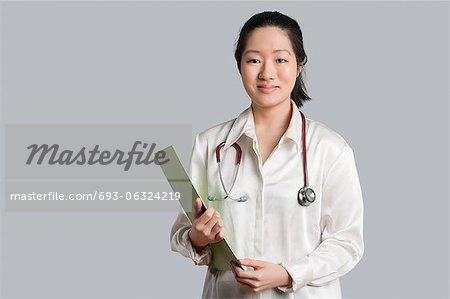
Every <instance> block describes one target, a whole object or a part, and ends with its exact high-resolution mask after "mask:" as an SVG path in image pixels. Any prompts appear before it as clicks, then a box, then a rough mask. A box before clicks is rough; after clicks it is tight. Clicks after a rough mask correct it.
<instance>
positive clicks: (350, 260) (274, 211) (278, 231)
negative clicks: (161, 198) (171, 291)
mask: <svg viewBox="0 0 450 299" xmlns="http://www.w3.org/2000/svg"><path fill="white" fill-rule="evenodd" d="M292 105H293V106H292V107H294V109H293V113H292V117H291V120H290V123H289V127H288V129H287V130H286V132H285V134H284V135H283V136H282V137H281V139H280V142H279V144H278V145H277V146H276V147H275V149H274V150H273V152H272V153H271V154H270V156H269V157H268V159H267V160H266V161H265V163H264V165H262V161H261V154H260V151H259V149H258V142H257V138H256V134H255V126H254V120H253V113H252V109H251V107H249V108H247V109H246V110H245V111H243V112H242V113H241V114H240V115H239V116H238V117H237V118H236V119H235V120H230V121H228V122H225V123H223V124H220V125H217V126H215V127H213V128H210V129H208V130H206V131H204V132H202V133H201V134H199V135H197V137H196V139H195V144H194V148H193V152H192V159H191V168H190V170H191V171H190V176H191V179H192V182H193V184H194V186H195V187H196V189H197V191H198V193H199V194H200V196H201V197H202V199H203V202H204V203H205V204H206V205H207V206H208V207H210V206H212V207H214V209H216V210H217V211H218V212H219V213H220V215H221V218H222V219H223V222H224V224H225V228H226V236H225V239H226V241H227V242H228V244H229V245H230V247H231V248H232V250H233V251H234V253H235V254H236V256H237V257H238V258H251V259H258V260H264V261H268V262H272V263H276V264H281V265H282V266H283V267H284V268H285V269H286V270H287V272H288V273H289V275H290V276H291V277H292V287H290V288H286V287H279V288H273V289H269V290H265V291H262V292H259V293H255V294H252V293H248V292H247V291H245V290H244V289H243V288H242V287H241V286H240V285H239V283H238V282H236V280H235V278H234V275H233V273H232V272H231V271H230V270H228V269H229V268H228V264H227V263H222V262H221V261H220V259H219V258H214V256H216V257H217V256H218V255H217V254H215V246H214V245H208V246H207V247H206V248H205V249H203V250H202V251H201V252H197V251H196V250H195V249H193V247H192V245H191V244H190V241H189V238H188V231H189V228H190V226H191V225H190V223H189V221H188V219H187V217H186V216H185V214H184V213H183V212H181V211H180V214H179V215H178V217H177V219H176V221H175V223H174V225H173V227H172V231H171V247H172V250H174V251H178V252H180V253H181V254H182V255H183V256H186V257H189V258H191V259H192V260H193V261H194V263H195V264H197V265H208V271H207V273H206V278H205V284H204V289H203V298H325V299H331V298H341V289H340V282H339V277H340V276H342V275H344V274H345V273H347V272H348V271H350V270H351V269H352V268H353V267H354V266H355V265H356V264H357V263H358V262H359V261H360V259H361V257H362V255H363V252H364V243H363V201H362V193H361V187H360V183H359V178H358V173H357V169H356V165H355V161H354V156H353V151H352V149H351V148H350V147H349V145H348V144H347V143H346V142H345V140H344V139H343V138H342V137H341V136H340V135H339V134H337V133H336V132H334V131H332V130H331V129H329V128H328V127H326V126H325V125H323V124H321V123H320V122H317V121H313V120H311V119H309V118H307V121H306V123H307V131H306V148H307V162H308V178H309V186H310V187H311V188H313V189H314V191H315V193H316V200H315V201H314V202H313V203H312V204H311V205H310V206H308V207H304V206H301V205H300V204H299V203H298V201H297V193H298V190H299V189H300V188H301V187H303V164H302V130H301V129H302V120H301V116H300V112H299V110H298V109H297V107H296V106H295V104H294V102H292ZM223 141H225V146H224V148H223V149H222V151H221V169H222V175H223V181H224V183H225V187H226V188H227V190H228V189H229V188H230V185H231V183H232V180H233V175H234V172H235V167H236V163H235V160H236V151H235V150H234V148H233V147H231V144H233V143H234V142H236V143H238V144H239V145H240V146H241V148H242V162H241V165H240V168H239V173H238V177H237V180H236V183H235V186H234V187H233V190H232V192H231V193H230V195H231V197H233V198H239V197H240V196H243V195H246V196H248V200H247V201H246V202H236V201H232V200H222V201H209V200H208V196H209V195H210V196H215V197H219V198H223V197H224V196H225V192H224V191H223V188H222V185H221V183H220V179H219V173H218V164H217V162H216V156H215V150H216V147H217V145H219V144H220V143H221V142H223Z"/></svg>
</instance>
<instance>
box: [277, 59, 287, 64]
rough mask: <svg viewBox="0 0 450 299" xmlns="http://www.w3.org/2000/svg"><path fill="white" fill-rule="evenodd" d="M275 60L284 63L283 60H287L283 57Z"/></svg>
mask: <svg viewBox="0 0 450 299" xmlns="http://www.w3.org/2000/svg"><path fill="white" fill-rule="evenodd" d="M277 62H280V63H284V62H287V60H286V59H284V58H278V59H277Z"/></svg>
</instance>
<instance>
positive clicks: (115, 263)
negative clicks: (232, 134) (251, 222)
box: [0, 2, 449, 298]
mask: <svg viewBox="0 0 450 299" xmlns="http://www.w3.org/2000/svg"><path fill="white" fill-rule="evenodd" d="M262 10H279V11H281V12H284V13H286V14H288V15H290V16H292V17H294V18H295V19H297V20H298V21H299V23H300V26H301V28H302V30H303V32H304V42H305V47H306V51H307V54H308V57H309V62H308V63H307V65H306V67H305V69H304V71H305V72H306V83H307V87H308V91H309V94H310V95H311V96H312V97H313V99H314V100H313V101H312V102H310V103H308V104H307V105H306V107H305V109H304V111H305V112H306V113H307V115H308V117H310V118H312V119H315V120H318V121H321V122H323V123H325V124H326V125H328V126H329V127H330V128H332V129H334V130H335V131H337V132H338V133H340V134H341V135H342V136H343V137H344V138H345V139H346V140H347V141H348V143H349V144H350V145H351V146H352V148H353V149H354V151H355V157H356V162H357V166H358V171H359V175H360V180H361V184H362V189H363V195H364V202H365V228H364V233H365V245H366V251H365V255H364V257H363V260H362V261H361V262H360V263H359V264H358V266H357V267H356V268H355V269H354V270H353V271H352V272H350V273H349V274H348V275H346V276H345V277H343V279H342V285H343V294H344V296H345V297H346V298H402V297H404V298H445V297H447V296H448V286H447V285H448V236H449V233H448V188H447V185H448V136H449V134H448V113H449V110H448V92H449V89H448V3H447V2H394V3H388V2H364V3H358V2H317V3H312V2H284V3H274V2H244V3H240V2H239V3H238V2H214V3H212V2H183V3H177V2H169V3H161V2H78V3H74V2H65V3H56V2H43V3H40V2H16V3H15V2H3V3H1V47H0V50H1V118H2V119H1V123H2V125H3V126H2V131H1V136H0V137H1V144H2V146H1V147H0V150H1V155H0V157H1V158H2V159H1V165H0V169H2V170H3V169H4V165H5V159H8V157H5V156H4V150H5V145H4V140H5V139H4V124H22V123H26V124H33V123H50V124H52V123H53V124H58V123H73V124H85V123H89V124H95V123H108V124H111V123H113V124H129V123H133V124H152V123H166V124H171V123H174V124H192V128H193V132H192V133H193V134H195V133H197V132H198V131H201V130H204V129H206V128H207V127H210V126H212V125H214V124H217V123H219V122H222V121H225V120H228V119H230V118H232V117H235V116H236V115H237V114H238V113H239V112H240V111H241V110H243V109H244V108H245V107H247V106H248V105H249V100H248V97H247V96H246V94H245V91H244V89H243V87H242V84H241V82H240V77H239V75H238V72H237V69H236V65H235V62H234V59H233V44H234V42H235V41H236V38H237V34H238V30H239V29H240V26H241V25H242V24H243V23H244V22H245V20H247V19H248V18H249V17H250V16H251V15H253V14H254V13H256V12H259V11H262ZM4 175H5V174H4V172H3V171H2V173H1V178H2V184H1V185H0V186H1V189H0V194H1V195H2V196H3V194H4V179H5V176H4ZM2 198H3V197H2ZM175 216H176V215H175V213H170V212H167V213H125V212H123V213H94V212H92V213H12V212H4V210H3V208H2V213H1V241H2V246H1V265H0V269H1V293H0V294H1V296H2V298H16V297H21V298H38V297H42V298H62V297H71V298H99V297H103V298H104V297H107V298H108V297H109V298H112V297H116V298H132V297H140V298H143V297H147V298H161V297H191V298H197V297H199V295H200V294H201V288H202V285H203V277H204V272H205V268H204V267H195V266H194V265H193V264H192V262H191V261H189V260H187V259H185V258H183V257H181V256H180V255H178V254H175V253H172V252H170V248H169V230H170V227H171V224H172V222H173V220H174V218H175ZM289 229H295V228H289Z"/></svg>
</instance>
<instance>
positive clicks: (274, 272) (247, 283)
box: [231, 259, 292, 293]
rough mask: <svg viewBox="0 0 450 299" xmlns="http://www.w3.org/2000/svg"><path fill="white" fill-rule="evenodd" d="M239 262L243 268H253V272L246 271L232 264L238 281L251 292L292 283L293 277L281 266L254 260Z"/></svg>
mask: <svg viewBox="0 0 450 299" xmlns="http://www.w3.org/2000/svg"><path fill="white" fill-rule="evenodd" d="M239 262H240V263H241V265H243V266H248V267H252V268H253V270H248V271H244V270H242V269H241V268H239V267H238V266H236V265H235V264H233V263H231V270H232V271H233V272H234V276H235V278H236V280H237V281H238V282H239V283H240V284H241V286H242V287H243V288H245V289H247V290H248V291H250V292H254V293H256V292H261V291H263V290H266V289H271V288H276V287H279V286H287V285H291V283H292V278H291V276H290V275H289V274H288V272H287V271H286V269H285V268H284V267H283V266H281V265H277V264H273V263H269V262H265V261H260V260H252V259H242V260H239Z"/></svg>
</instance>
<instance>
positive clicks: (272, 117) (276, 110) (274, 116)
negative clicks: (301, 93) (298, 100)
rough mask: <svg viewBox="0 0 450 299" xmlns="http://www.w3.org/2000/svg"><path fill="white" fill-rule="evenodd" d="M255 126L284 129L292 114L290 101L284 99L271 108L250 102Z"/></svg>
mask: <svg viewBox="0 0 450 299" xmlns="http://www.w3.org/2000/svg"><path fill="white" fill-rule="evenodd" d="M252 112H253V119H254V122H255V127H262V128H268V127H272V128H282V129H284V130H286V129H287V128H288V126H289V122H290V119H291V115H292V108H291V101H285V102H283V103H281V104H280V105H277V106H275V107H271V108H261V107H257V106H255V105H253V104H252Z"/></svg>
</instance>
